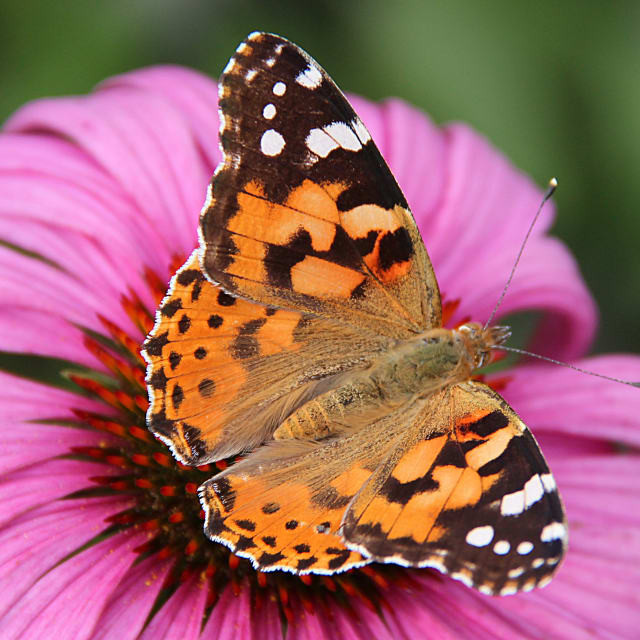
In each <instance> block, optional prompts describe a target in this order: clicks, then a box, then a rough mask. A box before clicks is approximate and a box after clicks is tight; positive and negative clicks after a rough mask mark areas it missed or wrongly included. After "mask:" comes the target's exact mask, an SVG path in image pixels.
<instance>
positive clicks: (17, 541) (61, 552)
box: [0, 497, 129, 617]
mask: <svg viewBox="0 0 640 640" xmlns="http://www.w3.org/2000/svg"><path fill="white" fill-rule="evenodd" d="M128 506H129V503H128V501H124V500H122V499H121V498H117V499H116V498H111V497H110V498H89V499H78V500H64V501H60V502H52V503H50V504H47V505H45V506H43V507H41V508H39V509H34V510H30V511H27V512H25V513H24V514H22V515H21V516H18V517H17V518H15V519H13V520H11V521H10V522H9V523H8V524H7V525H5V526H4V527H3V528H2V529H1V530H0V590H1V592H2V594H3V597H2V600H1V601H0V617H1V616H3V615H4V614H5V613H6V612H7V611H8V610H9V609H10V608H11V607H12V606H13V604H14V603H15V602H16V601H17V600H19V599H20V598H21V597H22V595H23V594H24V593H25V592H26V591H27V589H29V588H30V587H31V585H32V584H34V583H35V582H36V580H38V579H39V578H40V577H41V576H42V575H44V574H45V573H46V572H47V571H49V570H50V569H51V568H52V567H54V566H55V565H56V564H57V563H58V562H59V561H60V560H62V558H64V557H65V556H67V555H68V554H69V553H71V552H72V551H75V550H76V549H79V548H80V547H81V546H82V545H83V544H85V543H86V542H87V541H89V540H91V539H92V538H93V537H95V536H96V535H98V534H99V533H100V532H101V531H102V530H103V529H104V528H105V525H104V519H105V518H106V517H107V516H109V515H111V514H113V513H118V512H120V511H122V510H124V509H125V508H127V507H128Z"/></svg>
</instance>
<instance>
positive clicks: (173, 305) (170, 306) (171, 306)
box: [160, 298, 182, 318]
mask: <svg viewBox="0 0 640 640" xmlns="http://www.w3.org/2000/svg"><path fill="white" fill-rule="evenodd" d="M179 309H182V300H181V299H180V298H174V299H173V300H169V302H167V303H165V304H164V305H162V307H160V313H161V314H162V315H163V316H164V317H165V318H173V316H174V315H175V314H176V313H177V312H178V310H179Z"/></svg>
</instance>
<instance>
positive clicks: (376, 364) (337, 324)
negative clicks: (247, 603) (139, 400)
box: [144, 33, 567, 594]
mask: <svg viewBox="0 0 640 640" xmlns="http://www.w3.org/2000/svg"><path fill="white" fill-rule="evenodd" d="M220 114H221V131H220V141H221V145H222V150H223V152H224V161H223V162H222V163H221V165H220V166H219V167H218V169H217V170H216V173H215V175H214V177H213V180H212V184H211V187H210V191H209V195H208V198H207V201H206V203H205V206H204V209H203V211H202V215H201V223H200V248H199V249H198V250H196V251H195V252H194V254H193V255H192V256H191V258H189V260H188V261H187V263H186V264H185V265H184V266H183V267H182V268H181V269H180V270H179V271H178V272H177V273H176V275H175V276H174V277H173V279H172V281H171V285H170V287H169V291H168V293H167V296H166V298H165V299H164V301H163V302H162V305H161V307H160V309H159V310H158V314H157V319H156V325H155V327H154V329H153V331H152V332H151V334H150V336H149V338H148V339H147V341H146V343H145V347H144V352H145V355H146V357H147V360H148V362H149V367H148V375H147V381H148V386H149V395H150V400H151V406H150V409H149V412H148V424H149V427H150V429H151V431H152V432H153V433H154V434H155V435H156V436H157V437H158V438H160V439H161V440H163V441H164V442H166V443H167V444H168V445H169V447H171V450H172V451H173V453H174V455H175V457H176V458H177V459H178V460H180V461H181V462H183V463H185V464H189V465H202V464H204V463H207V462H210V461H215V460H220V459H222V458H227V457H229V456H234V455H236V454H240V453H244V454H247V455H246V457H245V458H244V459H242V460H241V461H239V462H236V464H234V465H232V466H231V467H229V468H228V469H227V470H225V471H223V472H222V473H219V474H218V475H216V476H215V477H213V478H211V479H210V480H209V481H207V482H205V483H204V485H202V487H201V488H200V498H201V501H202V505H203V507H204V509H205V512H206V522H205V532H206V534H207V535H208V536H209V537H210V538H211V539H212V540H215V541H218V542H221V543H223V544H225V545H227V546H228V547H229V548H230V549H232V550H233V551H234V552H235V553H237V554H238V555H241V556H244V557H247V558H249V559H251V561H252V562H253V564H254V566H255V567H256V568H258V569H260V570H263V571H271V570H274V569H283V570H286V571H291V572H294V573H333V572H337V571H344V570H346V569H349V568H352V567H357V566H360V565H364V564H366V563H368V562H371V561H376V562H392V563H397V564H401V565H405V566H411V567H434V568H436V569H438V570H440V571H442V572H443V573H446V574H449V575H451V576H452V577H453V578H456V579H458V580H461V581H462V582H464V583H465V584H467V585H469V586H472V587H475V588H477V589H479V590H480V591H482V592H484V593H488V594H510V593H515V592H517V591H520V590H529V589H532V588H534V587H536V586H542V585H544V584H546V583H547V582H548V581H549V580H550V577H551V575H552V573H553V572H554V571H555V569H556V568H557V566H558V563H559V562H560V560H561V558H562V556H563V553H564V551H565V548H566V544H567V528H566V521H565V515H564V510H563V507H562V503H561V501H560V498H559V496H558V493H557V491H556V486H555V483H554V480H553V477H552V476H551V474H550V472H549V468H548V467H547V464H546V462H545V460H544V458H543V456H542V454H541V452H540V449H539V447H538V445H537V444H536V441H535V440H534V438H533V436H532V435H531V433H530V432H529V430H528V429H527V427H526V426H525V425H524V424H523V423H522V421H521V420H520V419H519V418H518V416H517V415H516V413H515V412H514V411H513V410H512V409H511V408H510V407H509V406H508V405H507V403H506V402H505V401H504V400H503V399H502V398H501V397H500V396H499V395H498V394H497V393H496V392H495V391H493V390H492V389H491V388H490V387H489V386H487V385H485V384H482V383H481V382H477V381H474V380H473V379H472V378H471V375H472V373H473V372H474V370H475V369H477V368H478V367H480V366H482V365H483V363H485V361H486V360H487V358H488V355H489V352H490V350H491V348H492V347H495V346H498V345H500V344H502V343H503V341H504V340H506V338H507V336H508V330H507V329H506V328H504V327H491V328H488V329H486V330H485V329H483V328H482V326H481V325H478V324H475V323H468V324H465V325H463V326H460V327H458V328H457V329H455V330H449V329H444V328H442V308H441V302H440V293H439V290H438V284H437V282H436V278H435V275H434V273H433V269H432V266H431V262H430V261H429V257H428V256H427V252H426V250H425V247H424V244H423V242H422V239H421V237H420V233H419V231H418V229H417V227H416V224H415V221H414V219H413V217H412V215H411V212H410V211H409V209H408V205H407V202H406V200H405V198H404V196H403V195H402V193H401V191H400V189H399V187H398V185H397V184H396V182H395V180H394V178H393V176H392V175H391V172H390V171H389V168H388V167H387V165H386V164H385V162H384V160H383V159H382V156H381V155H380V153H379V151H378V149H377V148H376V146H375V144H374V143H373V141H372V140H371V136H370V135H369V132H368V131H367V129H366V128H365V126H364V125H363V124H362V122H361V121H360V119H359V118H358V116H357V115H356V114H355V113H354V111H353V109H352V108H351V106H350V105H349V103H348V102H347V100H346V99H345V97H344V95H343V94H342V93H341V92H340V90H339V89H338V88H337V87H336V86H335V84H334V83H333V82H332V81H331V79H330V78H329V77H328V76H327V75H326V73H325V72H324V71H323V70H322V69H321V68H320V67H319V66H318V65H317V64H316V63H315V62H314V61H313V60H312V59H311V58H310V57H309V56H308V55H307V54H305V53H304V52H303V51H301V50H300V49H299V48H298V47H296V46H295V45H294V44H292V43H290V42H288V41H287V40H285V39H283V38H280V37H278V36H275V35H270V34H267V33H254V34H251V35H250V36H249V37H248V38H247V39H246V40H245V42H243V43H242V44H241V45H240V47H239V48H238V50H237V52H236V54H235V56H234V57H233V58H232V59H231V60H230V62H229V64H228V65H227V67H226V69H225V70H224V73H223V75H222V77H221V79H220Z"/></svg>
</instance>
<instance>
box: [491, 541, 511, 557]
mask: <svg viewBox="0 0 640 640" xmlns="http://www.w3.org/2000/svg"><path fill="white" fill-rule="evenodd" d="M510 549H511V545H510V544H509V543H508V542H507V541H506V540H498V542H496V543H495V544H494V545H493V553H496V554H497V555H499V556H504V555H506V554H507V553H509V551H510Z"/></svg>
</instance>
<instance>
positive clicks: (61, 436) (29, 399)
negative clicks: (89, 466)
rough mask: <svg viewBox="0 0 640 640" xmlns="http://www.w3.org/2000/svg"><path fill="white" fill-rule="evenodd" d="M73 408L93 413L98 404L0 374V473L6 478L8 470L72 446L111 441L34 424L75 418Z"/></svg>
mask: <svg viewBox="0 0 640 640" xmlns="http://www.w3.org/2000/svg"><path fill="white" fill-rule="evenodd" d="M36 400H37V401H36ZM72 407H73V408H77V409H85V410H91V409H92V410H95V409H96V408H97V404H96V403H95V402H94V401H92V400H89V399H87V398H85V397H83V396H80V395H76V394H72V393H69V392H66V391H61V390H59V389H54V388H52V387H49V386H47V385H43V384H38V383H36V382H31V381H30V380H24V379H22V378H17V377H14V376H11V375H8V374H5V373H2V372H0V423H1V424H2V447H1V448H0V474H2V475H4V476H6V474H8V473H9V472H10V471H14V470H16V469H20V468H22V467H27V466H30V465H33V464H34V463H37V462H42V461H44V460H46V459H48V458H54V457H56V456H59V455H63V454H68V453H69V452H70V450H71V447H79V446H106V445H107V444H109V443H110V442H111V441H112V440H111V438H110V437H109V436H108V435H107V434H98V433H96V432H94V431H90V430H87V429H75V428H72V427H65V426H56V425H53V424H38V423H37V422H35V421H36V420H48V421H50V420H54V419H56V420H60V421H63V420H64V419H69V418H74V417H75V416H74V414H73V412H72V411H71V408H72ZM101 409H102V408H101Z"/></svg>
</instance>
